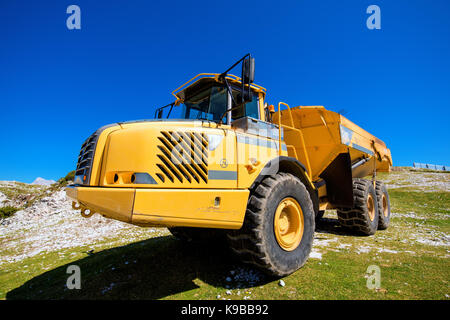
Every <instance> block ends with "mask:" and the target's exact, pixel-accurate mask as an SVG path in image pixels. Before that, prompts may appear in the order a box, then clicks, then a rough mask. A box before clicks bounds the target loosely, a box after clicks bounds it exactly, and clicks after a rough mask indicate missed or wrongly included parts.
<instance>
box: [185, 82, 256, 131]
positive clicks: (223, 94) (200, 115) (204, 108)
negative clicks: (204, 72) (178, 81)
mask: <svg viewBox="0 0 450 320" xmlns="http://www.w3.org/2000/svg"><path fill="white" fill-rule="evenodd" d="M232 92H233V98H234V101H236V102H237V103H238V102H239V101H241V92H240V90H239V89H236V88H233V89H232ZM227 100H228V92H227V89H226V88H225V87H220V86H212V87H210V88H208V89H205V90H202V91H200V92H199V93H196V94H194V95H192V96H190V97H188V98H187V99H186V100H185V101H184V104H183V105H182V111H181V116H182V117H183V118H184V119H193V120H195V119H201V120H210V121H215V122H219V121H221V120H222V122H226V117H227V115H226V114H225V115H224V113H225V112H226V111H227V106H228V103H227ZM233 107H235V106H234V105H233ZM222 115H223V118H221V117H222ZM245 116H248V117H253V118H257V119H258V118H259V114H258V96H257V94H254V96H253V99H252V101H251V102H247V103H246V104H245V112H244V108H237V109H235V110H232V116H231V120H234V119H238V118H242V117H245Z"/></svg>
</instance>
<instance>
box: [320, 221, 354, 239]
mask: <svg viewBox="0 0 450 320" xmlns="http://www.w3.org/2000/svg"><path fill="white" fill-rule="evenodd" d="M316 232H317V233H329V234H334V235H340V236H355V235H356V234H355V233H354V232H351V231H350V230H348V229H345V228H343V227H342V226H341V225H340V224H339V221H338V219H333V218H321V219H320V220H319V221H316Z"/></svg>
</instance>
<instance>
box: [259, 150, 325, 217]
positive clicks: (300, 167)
mask: <svg viewBox="0 0 450 320" xmlns="http://www.w3.org/2000/svg"><path fill="white" fill-rule="evenodd" d="M278 172H285V173H290V174H292V175H293V176H295V177H297V178H299V179H300V181H301V182H302V183H303V184H304V185H305V187H306V190H308V192H309V195H310V197H311V200H312V202H313V207H314V211H315V213H316V215H317V213H318V212H319V196H318V193H317V189H316V187H315V186H314V184H313V183H312V182H311V180H309V178H308V175H307V172H308V171H307V170H306V167H305V165H304V164H303V163H301V162H300V161H298V160H297V159H296V158H293V157H287V156H278V157H276V158H273V159H272V160H270V161H269V162H268V163H267V164H266V165H265V166H264V168H263V169H262V170H261V172H260V174H259V175H258V177H257V178H256V179H255V181H254V182H253V184H252V186H251V187H250V190H253V188H255V187H256V186H257V185H258V184H259V183H260V182H261V181H262V180H263V179H264V178H265V177H266V176H268V175H270V176H274V175H275V174H277V173H278Z"/></svg>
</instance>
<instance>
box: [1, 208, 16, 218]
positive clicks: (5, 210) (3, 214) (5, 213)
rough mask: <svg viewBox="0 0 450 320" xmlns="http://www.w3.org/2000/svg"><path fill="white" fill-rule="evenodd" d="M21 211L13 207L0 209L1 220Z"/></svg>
mask: <svg viewBox="0 0 450 320" xmlns="http://www.w3.org/2000/svg"><path fill="white" fill-rule="evenodd" d="M18 210H19V209H18V208H15V207H11V206H6V207H0V219H5V218H9V217H11V216H12V215H13V214H14V213H16V212H17V211H18Z"/></svg>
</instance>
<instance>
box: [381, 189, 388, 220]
mask: <svg viewBox="0 0 450 320" xmlns="http://www.w3.org/2000/svg"><path fill="white" fill-rule="evenodd" d="M382 203H383V214H384V216H385V217H387V216H388V215H389V210H388V204H387V198H386V195H384V194H383V198H382Z"/></svg>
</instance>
